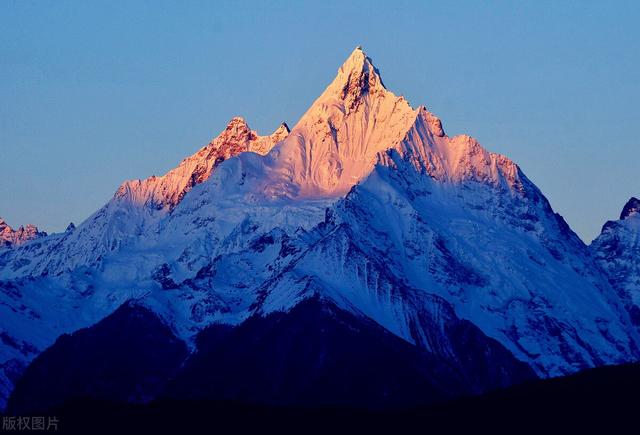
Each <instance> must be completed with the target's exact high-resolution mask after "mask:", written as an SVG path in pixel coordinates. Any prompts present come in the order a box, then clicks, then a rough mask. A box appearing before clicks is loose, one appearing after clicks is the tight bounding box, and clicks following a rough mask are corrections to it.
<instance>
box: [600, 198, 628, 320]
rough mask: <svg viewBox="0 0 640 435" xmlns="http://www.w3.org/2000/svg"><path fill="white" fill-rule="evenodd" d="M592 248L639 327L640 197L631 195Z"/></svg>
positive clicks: (603, 229)
mask: <svg viewBox="0 0 640 435" xmlns="http://www.w3.org/2000/svg"><path fill="white" fill-rule="evenodd" d="M590 249H591V251H592V252H593V255H594V256H595V257H596V260H597V262H598V264H599V265H600V267H601V268H602V270H604V272H605V274H606V276H607V277H608V279H609V281H610V282H611V284H612V285H613V287H614V288H615V289H616V291H617V292H618V295H619V296H620V298H621V299H622V301H623V303H624V305H625V306H626V308H627V310H628V311H629V314H630V316H631V320H632V321H633V323H634V325H636V326H640V200H639V199H637V198H631V199H630V200H629V201H628V202H627V203H626V204H625V206H624V208H623V209H622V213H620V219H619V220H617V221H609V222H607V223H606V224H604V226H603V227H602V232H601V233H600V235H599V236H598V237H597V238H596V239H595V240H594V241H593V242H592V243H591V246H590Z"/></svg>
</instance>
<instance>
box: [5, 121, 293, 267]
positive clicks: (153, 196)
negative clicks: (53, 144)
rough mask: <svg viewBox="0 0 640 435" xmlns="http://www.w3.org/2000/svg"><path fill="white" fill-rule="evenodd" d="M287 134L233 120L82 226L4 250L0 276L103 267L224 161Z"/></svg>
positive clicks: (121, 192) (262, 150)
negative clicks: (170, 167)
mask: <svg viewBox="0 0 640 435" xmlns="http://www.w3.org/2000/svg"><path fill="white" fill-rule="evenodd" d="M288 133H289V127H288V126H287V125H286V124H285V123H282V124H281V125H280V126H279V127H278V129H277V130H276V131H275V132H274V133H272V134H271V135H269V136H259V135H258V134H257V133H256V132H255V131H253V130H251V129H250V128H249V126H248V125H247V123H246V121H245V120H244V119H243V118H240V117H235V118H233V119H232V120H231V121H230V122H229V124H228V125H227V127H226V128H225V129H224V131H222V133H220V135H219V136H218V137H216V138H215V139H214V140H212V141H211V142H210V143H209V144H207V145H206V146H204V147H203V148H201V149H200V150H198V152H196V153H195V154H193V155H192V156H190V157H187V158H186V159H184V160H183V161H182V162H181V163H180V164H179V165H178V166H177V167H176V168H175V169H173V170H171V171H169V172H168V173H167V174H165V175H163V176H160V177H157V176H152V177H149V178H147V179H145V180H129V181H125V182H124V183H123V184H122V185H121V186H120V187H119V188H118V190H117V191H116V193H115V195H114V196H113V198H112V199H111V200H110V201H109V202H108V203H107V204H106V205H105V206H104V207H102V208H101V209H99V210H98V211H97V212H95V213H94V214H93V215H92V216H90V217H89V218H88V219H87V220H86V221H84V222H83V223H82V224H81V225H80V226H79V227H78V228H75V226H69V227H68V228H67V230H66V231H65V232H64V233H61V234H53V235H52V236H51V237H49V238H47V239H44V240H41V241H40V242H39V243H37V244H30V245H29V246H25V247H24V249H22V250H14V251H13V252H11V253H5V254H4V256H3V255H1V254H0V264H1V263H2V262H3V261H4V262H8V261H10V262H11V263H12V266H13V267H12V268H11V269H7V268H5V269H4V270H3V271H0V278H1V277H21V276H26V275H28V276H33V275H43V274H45V275H49V274H59V273H61V272H64V271H69V270H72V269H74V268H76V267H80V266H88V265H92V266H98V265H99V264H100V263H101V261H102V259H103V257H104V255H105V254H106V253H108V252H111V251H115V250H118V249H119V248H120V247H122V246H124V245H127V244H129V243H131V242H132V241H135V240H137V239H138V238H140V237H141V236H142V235H143V234H144V233H145V231H147V230H149V229H150V228H151V227H153V225H154V224H155V223H156V222H157V221H158V220H159V219H161V218H162V217H164V216H165V215H166V214H167V213H169V212H170V211H171V210H172V209H173V208H174V207H175V206H176V205H177V204H178V203H179V202H180V201H181V200H182V198H183V197H184V195H185V194H186V193H187V192H189V191H190V190H191V189H192V188H193V187H194V186H195V185H197V184H200V183H202V182H204V181H206V180H207V179H208V178H209V177H210V176H211V173H212V172H213V171H214V170H215V169H216V167H217V166H218V165H219V164H220V163H221V162H223V161H225V160H227V159H229V158H230V157H233V156H235V155H238V154H240V153H243V152H253V153H258V154H266V153H267V152H268V151H269V150H270V149H271V148H272V147H273V145H275V144H276V143H277V142H279V141H281V140H283V139H284V138H286V137H287V135H288ZM29 228H31V226H27V229H29ZM37 234H41V233H37ZM32 238H33V237H32ZM26 240H29V239H25V240H24V241H26Z"/></svg>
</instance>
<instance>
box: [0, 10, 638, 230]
mask: <svg viewBox="0 0 640 435" xmlns="http://www.w3.org/2000/svg"><path fill="white" fill-rule="evenodd" d="M114 3H116V4H114ZM290 3H292V2H241V3H231V2H215V3H214V2H187V3H178V2H175V3H174V2H159V1H152V2H151V1H150V2H106V1H105V2H90V3H86V4H85V3H83V2H65V1H57V2H26V1H22V2H2V4H0V216H1V217H4V218H5V219H6V220H7V222H8V223H9V224H10V225H12V226H14V227H15V226H18V225H20V224H26V223H34V224H36V225H38V226H40V227H41V228H43V229H45V230H48V231H52V230H53V231H61V230H64V228H65V227H66V225H67V223H68V222H69V221H71V220H72V221H74V222H76V223H79V222H80V221H82V220H83V219H85V218H86V217H88V216H89V214H90V213H92V212H93V211H95V210H96V209H97V208H99V207H100V206H101V205H102V204H104V203H105V202H106V201H107V200H108V199H109V198H110V197H111V195H112V194H113V192H114V191H115V190H116V188H117V187H118V185H119V184H120V183H121V182H122V181H123V180H125V179H129V178H144V177H147V176H149V175H152V174H162V173H164V172H166V171H167V170H168V169H170V168H172V167H174V166H175V165H176V164H177V163H178V162H179V161H180V160H181V159H182V158H183V157H185V156H187V155H190V154H192V153H193V152H194V151H195V150H196V149H198V148H199V147H200V146H202V145H204V144H205V143H207V142H208V141H209V140H210V139H211V138H212V137H214V136H216V135H217V134H218V133H219V131H220V130H222V129H223V128H224V126H225V125H226V123H227V122H228V120H229V119H230V118H231V117H232V116H234V115H241V116H244V117H245V118H246V119H247V121H248V122H249V125H250V126H251V127H252V128H254V129H256V130H258V131H259V132H260V133H263V134H266V133H269V132H271V131H272V130H274V129H275V128H276V127H277V126H278V124H279V123H280V122H281V121H286V122H288V123H289V125H291V126H293V125H294V124H295V122H296V121H297V120H298V118H299V117H300V116H301V115H302V113H303V112H304V110H306V108H307V107H308V106H309V105H310V104H311V102H312V101H313V100H314V99H315V98H316V97H317V96H318V95H319V94H320V92H322V90H323V89H324V88H325V87H326V85H327V84H328V83H329V82H330V81H331V80H332V78H333V77H334V75H335V72H336V69H337V68H338V66H339V65H340V64H341V63H342V61H343V60H344V59H345V58H346V57H347V56H348V55H349V53H350V52H351V51H352V50H353V48H354V47H355V46H356V45H362V46H363V47H364V49H365V50H366V51H367V54H369V56H371V57H372V58H373V60H374V62H375V64H376V66H377V67H378V68H379V69H380V71H381V73H382V76H383V78H384V80H385V84H386V85H387V87H388V88H390V89H391V90H392V91H394V92H395V93H397V94H402V95H404V96H405V97H406V98H407V99H408V100H409V101H410V102H411V104H412V105H413V106H414V107H416V106H418V105H419V104H425V105H426V106H427V108H428V109H429V110H430V111H432V112H434V113H435V114H437V115H438V116H440V117H441V118H442V120H443V123H444V127H445V130H446V131H447V133H448V134H450V135H452V134H459V133H468V134H470V135H472V136H474V137H476V138H477V139H478V140H479V141H480V142H481V143H482V145H483V146H485V147H486V148H487V149H489V150H491V151H496V152H500V153H503V154H506V155H507V156H509V157H510V158H512V159H513V160H515V161H516V162H517V163H518V164H520V166H521V167H522V168H523V170H524V171H525V173H526V174H527V175H528V176H529V178H531V179H532V180H533V181H534V182H535V183H536V184H537V185H538V186H539V187H540V188H541V190H542V191H543V192H544V193H545V195H547V197H548V198H549V200H550V201H551V203H552V205H553V206H554V208H555V209H556V210H557V211H558V212H560V213H561V214H562V215H564V216H565V218H566V219H567V221H568V222H569V224H570V225H571V226H572V228H573V229H574V230H576V231H577V232H578V233H579V234H580V235H581V236H582V237H583V239H585V240H587V241H588V240H591V239H592V238H593V237H594V236H595V235H596V234H597V233H598V232H599V229H600V227H601V225H602V224H603V223H604V221H605V220H607V219H614V218H616V217H617V216H618V215H619V213H620V210H621V209H622V206H623V205H624V204H625V202H626V201H627V199H628V198H629V197H630V196H634V195H635V196H638V195H640V182H638V177H637V167H638V163H639V162H640V139H639V137H640V136H639V134H638V132H637V128H638V123H637V120H638V119H640V105H638V103H637V102H638V101H639V100H640V81H638V80H637V78H638V77H640V57H639V56H638V53H639V52H640V28H639V27H638V26H637V21H638V19H640V3H638V2H623V1H620V2H616V3H615V5H608V4H606V3H603V2H586V1H585V2H569V1H566V2H529V3H521V2H493V3H490V4H482V5H481V4H480V2H458V3H455V4H453V3H451V2H415V3H413V2H394V4H391V2H375V1H366V2H337V1H327V2H307V3H304V4H301V5H294V4H290Z"/></svg>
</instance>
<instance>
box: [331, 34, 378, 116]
mask: <svg viewBox="0 0 640 435" xmlns="http://www.w3.org/2000/svg"><path fill="white" fill-rule="evenodd" d="M385 90H386V88H385V86H384V83H383V82H382V77H380V71H378V69H377V68H376V67H375V66H374V65H373V61H372V60H371V58H370V57H368V56H367V55H366V53H365V52H364V51H363V50H362V47H360V46H358V47H356V49H355V50H353V52H352V53H351V54H350V55H349V57H348V58H347V60H345V61H344V63H343V64H342V66H341V67H340V68H339V69H338V75H337V76H336V78H335V79H334V80H333V82H332V83H331V84H330V85H329V87H328V88H327V90H326V91H325V95H326V94H330V95H332V96H334V97H337V98H339V99H340V100H344V101H345V102H346V104H345V105H346V107H348V108H350V107H352V106H354V105H356V104H357V101H358V100H359V99H360V97H362V96H364V95H367V94H375V93H376V92H380V91H385Z"/></svg>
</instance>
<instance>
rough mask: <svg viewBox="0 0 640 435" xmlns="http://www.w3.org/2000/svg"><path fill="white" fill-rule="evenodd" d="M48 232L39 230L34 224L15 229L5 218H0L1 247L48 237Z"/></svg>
mask: <svg viewBox="0 0 640 435" xmlns="http://www.w3.org/2000/svg"><path fill="white" fill-rule="evenodd" d="M46 235H47V233H45V232H44V231H39V230H38V227H36V226H35V225H32V224H28V225H27V226H22V225H21V226H19V227H18V229H16V230H14V229H13V228H11V227H10V226H9V225H7V223H6V222H5V221H4V219H2V218H0V248H2V247H11V246H17V245H21V244H23V243H26V242H28V241H29V240H33V239H38V238H41V237H46Z"/></svg>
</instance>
